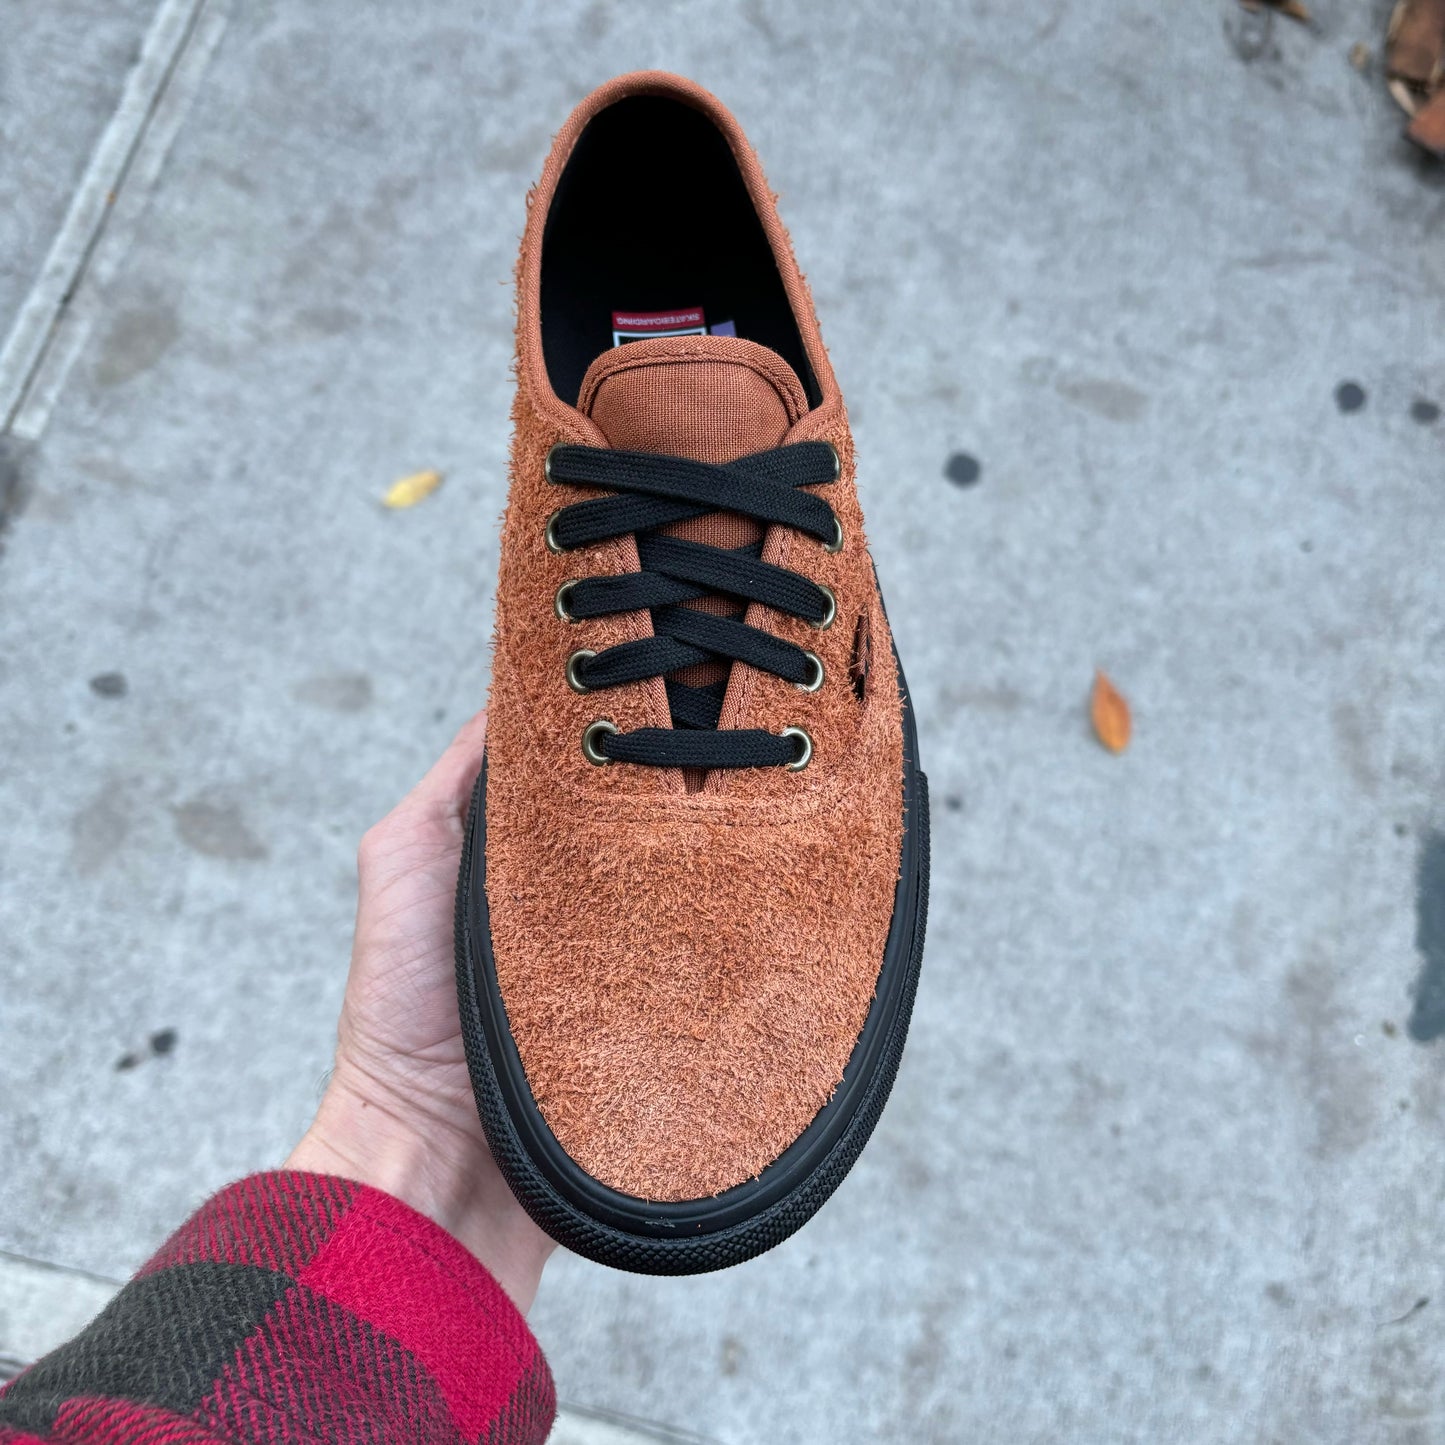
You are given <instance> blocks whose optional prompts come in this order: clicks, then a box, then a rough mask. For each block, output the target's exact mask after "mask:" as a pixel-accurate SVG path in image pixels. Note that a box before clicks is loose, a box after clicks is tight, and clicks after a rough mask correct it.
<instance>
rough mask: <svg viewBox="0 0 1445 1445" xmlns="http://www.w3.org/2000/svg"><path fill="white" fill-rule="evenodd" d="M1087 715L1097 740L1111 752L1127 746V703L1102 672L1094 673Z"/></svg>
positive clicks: (1129, 727) (1128, 725)
mask: <svg viewBox="0 0 1445 1445" xmlns="http://www.w3.org/2000/svg"><path fill="white" fill-rule="evenodd" d="M1089 717H1090V720H1091V721H1092V722H1093V724H1094V732H1095V733H1096V734H1097V735H1098V738H1099V741H1100V742H1101V743H1103V745H1104V746H1105V747H1106V748H1108V750H1109V751H1110V752H1111V753H1122V752H1123V751H1124V749H1125V748H1127V747H1128V746H1129V732H1130V729H1131V727H1132V724H1131V722H1130V719H1129V704H1128V703H1127V702H1125V701H1124V698H1123V696H1122V695H1121V694H1120V692H1119V690H1118V689H1117V688H1116V687H1115V686H1114V684H1113V683H1112V682H1110V681H1109V679H1108V678H1107V677H1105V675H1104V674H1103V673H1102V672H1095V674H1094V695H1093V697H1092V698H1090V700H1089Z"/></svg>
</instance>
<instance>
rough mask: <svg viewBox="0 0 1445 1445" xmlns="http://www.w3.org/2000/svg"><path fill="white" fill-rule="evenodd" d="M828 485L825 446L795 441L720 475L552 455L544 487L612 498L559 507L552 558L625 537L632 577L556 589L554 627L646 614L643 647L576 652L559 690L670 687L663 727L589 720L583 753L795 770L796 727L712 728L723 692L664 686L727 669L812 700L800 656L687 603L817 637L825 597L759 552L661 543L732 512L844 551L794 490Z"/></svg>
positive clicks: (665, 460)
mask: <svg viewBox="0 0 1445 1445" xmlns="http://www.w3.org/2000/svg"><path fill="white" fill-rule="evenodd" d="M837 478H838V454H837V453H836V452H835V451H834V450H833V448H832V447H831V446H829V445H828V443H827V442H795V443H793V444H792V445H791V446H782V447H774V448H773V449H772V450H770V451H765V452H755V453H754V454H753V455H752V456H747V457H740V458H739V459H738V460H737V461H734V462H727V463H723V464H715V463H712V462H698V461H691V460H689V459H688V458H686V457H670V456H662V455H659V454H657V453H654V452H628V451H614V450H611V449H610V448H605V447H584V446H567V445H560V446H555V447H553V448H552V450H551V451H550V452H549V453H548V456H547V479H548V481H551V482H554V483H557V484H558V485H561V486H578V487H600V488H604V489H605V490H606V491H608V492H610V493H613V494H614V495H612V496H606V497H595V498H592V499H591V500H589V501H585V502H575V503H573V504H572V505H571V506H568V507H561V508H559V509H558V510H557V511H555V512H553V513H552V515H551V516H550V517H549V518H548V519H547V545H548V547H550V548H551V549H552V550H553V551H554V552H568V551H571V550H573V549H574V548H577V547H590V546H595V545H596V544H597V543H599V542H607V541H611V540H612V539H613V538H616V537H624V536H627V535H628V534H629V533H632V534H635V535H636V538H637V553H638V558H639V560H640V562H641V564H642V566H641V570H640V571H637V572H628V573H624V574H623V575H621V576H617V577H583V578H578V579H574V580H571V581H568V582H564V583H563V584H562V586H561V587H560V588H558V590H557V599H556V609H557V615H558V616H559V617H561V618H563V619H564V620H565V621H568V622H580V621H583V620H585V619H587V618H594V617H608V616H611V615H613V614H615V613H619V612H635V611H639V610H641V609H643V608H646V609H647V610H648V611H650V612H651V614H652V631H653V636H651V637H645V638H639V639H638V640H636V641H633V642H624V643H620V644H618V645H617V646H616V647H609V648H606V649H604V650H603V651H601V652H589V651H587V650H586V649H581V650H579V651H577V652H574V653H573V654H572V656H571V658H570V659H569V661H568V664H567V681H568V682H569V683H570V684H571V686H572V687H573V688H575V689H576V690H577V691H579V692H593V691H596V690H598V689H602V688H609V687H621V686H623V685H624V684H625V683H629V682H641V681H643V680H644V679H646V678H651V677H662V678H667V681H666V684H665V685H666V688H667V702H668V710H669V712H670V713H671V715H672V723H673V725H672V727H671V728H636V729H634V730H633V731H631V732H625V733H624V732H621V731H619V730H618V729H617V728H616V727H615V726H614V725H613V724H612V723H610V722H607V721H606V720H605V719H600V720H599V721H598V722H596V723H593V724H592V726H591V727H589V728H588V729H587V732H586V734H584V737H583V751H584V752H586V753H587V756H588V757H589V758H591V759H592V761H593V762H599V763H600V762H608V761H612V762H627V763H640V764H642V765H643V766H646V767H654V768H765V767H789V768H799V767H802V766H804V765H805V764H806V763H807V761H808V759H809V757H810V756H811V755H812V742H811V740H810V739H809V737H808V735H807V733H806V732H805V731H804V730H803V729H801V728H788V729H785V730H784V731H783V732H782V733H771V732H768V731H767V730H766V729H763V728H719V727H718V721H719V719H720V717H721V715H722V705H723V695H724V692H725V691H726V681H725V680H724V681H720V682H717V683H714V684H712V685H711V686H709V687H689V686H687V685H686V684H684V683H680V682H678V681H676V680H675V679H673V678H669V677H668V674H669V673H674V672H677V671H679V670H680V669H682V668H685V667H691V666H692V665H694V664H695V663H699V662H709V661H714V660H717V659H724V660H726V661H729V662H745V663H747V664H748V665H749V666H750V667H756V668H758V669H760V670H761V671H763V672H770V673H772V674H774V675H775V676H777V677H781V678H784V679H786V680H787V681H788V682H791V683H794V684H796V685H797V686H798V687H800V688H802V689H804V690H805V691H810V692H811V691H816V690H817V688H818V687H819V686H821V684H822V681H823V664H822V663H821V662H820V661H819V660H818V658H817V656H816V655H815V654H813V653H811V652H809V651H807V650H806V649H805V648H802V647H799V646H798V645H797V644H795V643H792V642H786V641H784V640H783V639H782V638H780V637H774V636H773V635H772V634H771V633H769V632H764V631H763V630H762V629H761V628H757V627H750V626H748V625H747V624H746V623H744V622H742V621H740V620H738V619H737V618H732V617H718V616H715V615H714V614H712V613H709V612H703V611H700V610H698V609H697V608H694V607H685V606H683V605H682V604H683V603H685V602H692V601H695V600H696V599H697V598H699V597H706V596H708V595H717V594H721V595H723V596H726V597H732V598H737V599H739V600H741V601H743V602H761V603H763V604H764V605H766V606H768V607H771V608H774V609H776V610H777V611H779V612H785V613H787V614H789V615H790V616H792V617H799V618H801V619H803V621H805V622H808V623H811V624H812V625H813V626H814V627H819V628H822V627H827V626H828V625H829V624H830V623H831V622H832V620H833V617H834V615H835V613H836V611H837V603H836V601H835V599H834V597H833V594H832V593H831V592H830V591H829V590H828V589H827V588H826V587H823V586H821V585H820V584H818V583H816V582H810V581H809V580H808V579H807V578H806V577H803V576H800V575H799V574H798V573H796V572H790V571H788V570H787V568H785V567H775V566H773V565H772V564H771V563H769V562H764V561H763V560H762V543H761V542H759V543H756V544H754V545H752V546H747V547H739V548H736V549H733V550H727V549H724V548H721V547H712V546H709V545H707V544H706V543H704V542H691V541H686V540H684V539H683V538H680V537H668V536H663V535H661V534H660V529H661V528H663V527H666V526H668V525H670V524H671V523H673V522H681V521H685V520H687V519H690V518H693V517H701V516H705V515H707V514H708V513H711V512H735V513H738V514H740V515H742V516H745V517H751V518H752V519H753V520H754V521H757V522H762V523H773V524H777V525H781V526H784V527H792V528H794V529H796V530H797V531H799V532H802V533H804V534H805V535H807V536H809V537H812V538H813V539H814V540H816V541H818V542H820V543H822V545H823V546H824V547H826V548H827V549H828V550H830V551H838V550H840V549H841V547H842V545H843V528H842V524H841V523H840V522H839V521H838V518H837V516H836V515H835V514H834V512H833V509H832V508H831V507H830V506H829V505H828V504H827V503H826V502H825V501H823V499H822V498H821V497H817V496H814V495H813V494H812V493H811V492H803V491H799V490H798V489H799V488H800V487H810V486H816V485H819V484H821V483H826V482H833V481H836V480H837Z"/></svg>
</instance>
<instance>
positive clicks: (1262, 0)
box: [1239, 0, 1314, 25]
mask: <svg viewBox="0 0 1445 1445" xmlns="http://www.w3.org/2000/svg"><path fill="white" fill-rule="evenodd" d="M1239 3H1240V4H1241V5H1243V6H1244V8H1245V9H1246V10H1253V11H1259V10H1260V9H1268V10H1278V11H1279V13H1280V14H1281V15H1288V16H1289V18H1290V19H1291V20H1298V21H1300V22H1301V23H1303V24H1305V25H1308V24H1309V23H1310V21H1311V20H1312V19H1313V18H1314V17H1313V16H1312V15H1311V14H1310V12H1309V11H1308V10H1307V9H1306V8H1305V5H1304V3H1303V0H1239Z"/></svg>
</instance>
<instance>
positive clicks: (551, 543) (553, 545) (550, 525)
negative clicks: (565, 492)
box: [542, 507, 567, 552]
mask: <svg viewBox="0 0 1445 1445" xmlns="http://www.w3.org/2000/svg"><path fill="white" fill-rule="evenodd" d="M561 515H562V508H561V507H558V508H557V510H556V511H555V512H553V513H552V515H551V516H550V517H548V518H547V530H546V531H545V532H544V533H543V534H542V535H543V537H544V538H545V539H546V542H547V550H548V551H549V552H565V551H566V550H567V549H566V548H565V547H564V546H563V545H562V544H561V543H560V542H559V541H558V540H557V518H558V517H560V516H561Z"/></svg>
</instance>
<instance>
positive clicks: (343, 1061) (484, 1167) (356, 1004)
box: [287, 713, 554, 1312]
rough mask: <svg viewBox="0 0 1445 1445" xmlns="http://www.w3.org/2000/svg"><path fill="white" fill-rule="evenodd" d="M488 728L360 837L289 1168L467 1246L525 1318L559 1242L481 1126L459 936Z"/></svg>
mask: <svg viewBox="0 0 1445 1445" xmlns="http://www.w3.org/2000/svg"><path fill="white" fill-rule="evenodd" d="M486 733H487V717H486V714H485V713H479V714H478V715H477V716H476V717H474V718H473V719H472V720H471V722H469V723H468V724H467V725H466V726H465V727H464V728H463V729H462V730H461V732H459V733H458V734H457V736H456V739H455V740H454V741H453V743H452V745H451V746H450V747H449V748H448V749H447V750H446V752H445V753H443V754H442V756H441V759H440V761H439V762H437V764H436V765H435V766H434V767H433V768H432V770H431V771H430V772H429V773H428V774H427V775H426V777H424V778H423V779H422V780H421V782H420V783H418V784H417V786H416V787H415V788H414V789H413V790H412V791H411V792H410V793H409V794H408V795H407V796H406V797H405V798H404V799H402V801H401V803H399V804H398V805H397V807H396V808H395V809H393V810H392V812H390V813H389V814H387V816H386V817H385V818H383V819H382V820H381V822H379V823H378V824H376V826H375V827H373V828H372V829H371V830H370V831H369V832H368V833H367V834H366V836H365V837H364V838H363V839H362V840H361V849H360V852H359V855H358V867H359V872H360V888H359V896H358V900H357V909H356V938H355V942H354V943H353V944H352V949H351V972H350V974H349V975H348V977H347V980H346V997H345V999H344V1000H343V1001H342V1005H341V1022H340V1025H339V1026H338V1029H337V1048H336V1067H335V1069H334V1070H333V1072H332V1075H331V1080H330V1082H329V1083H328V1085H327V1087H326V1093H325V1095H324V1096H323V1098H322V1101H321V1107H320V1108H319V1110H318V1111H317V1114H316V1119H315V1121H314V1122H313V1123H312V1125H311V1127H310V1129H308V1130H307V1132H306V1135H305V1137H304V1138H303V1139H302V1140H301V1142H300V1143H299V1144H298V1145H297V1146H296V1149H295V1151H294V1152H293V1153H292V1155H291V1157H290V1159H288V1160H287V1167H288V1168H292V1169H305V1170H311V1171H313V1172H316V1173H321V1174H336V1175H341V1176H344V1177H345V1178H348V1179H357V1180H360V1181H361V1182H363V1183H365V1184H372V1185H375V1186H376V1187H377V1188H378V1189H384V1190H385V1191H386V1192H387V1193H388V1194H392V1195H395V1196H396V1197H397V1198H398V1199H401V1200H404V1201H405V1202H406V1203H407V1204H410V1205H411V1206H412V1207H413V1208H414V1209H417V1210H419V1211H420V1212H421V1213H423V1214H425V1215H427V1216H429V1217H430V1218H432V1219H434V1220H435V1221H436V1222H437V1223H438V1224H440V1225H441V1226H442V1227H443V1228H444V1229H446V1230H448V1231H449V1232H450V1233H451V1234H453V1235H455V1236H456V1238H457V1239H459V1240H460V1241H461V1242H462V1243H463V1244H464V1245H466V1247H467V1248H468V1249H469V1250H471V1252H472V1253H473V1254H474V1255H476V1257H477V1258H478V1259H479V1260H481V1262H482V1263H483V1264H484V1265H486V1267H487V1268H488V1269H489V1270H490V1271H491V1272H492V1274H493V1275H494V1276H495V1278H496V1279H497V1281H498V1283H500V1284H501V1286H502V1288H503V1289H505V1290H506V1291H507V1293H508V1294H509V1295H510V1296H511V1298H512V1299H513V1301H514V1302H515V1303H516V1305H517V1307H518V1308H519V1309H521V1310H523V1311H524V1312H525V1311H526V1310H527V1308H528V1307H529V1306H530V1305H531V1303H532V1299H533V1297H534V1296H535V1295H536V1292H537V1283H538V1280H539V1279H540V1278H541V1274H542V1266H543V1264H545V1263H546V1260H547V1256H548V1255H549V1254H550V1253H551V1252H552V1250H553V1248H554V1245H553V1243H552V1241H551V1240H550V1239H549V1238H548V1237H547V1236H546V1235H545V1234H544V1233H543V1232H542V1231H541V1230H540V1229H538V1228H537V1226H536V1225H535V1224H533V1223H532V1221H531V1219H529V1218H528V1216H527V1215H526V1213H525V1212H524V1211H523V1210H522V1207H521V1205H519V1204H518V1203H517V1201H516V1200H515V1199H514V1198H513V1196H512V1192H511V1190H510V1189H509V1188H508V1187H507V1184H506V1181H505V1180H504V1179H503V1178H502V1176H501V1174H500V1173H499V1172H498V1170H497V1166H496V1164H495V1163H493V1161H492V1155H491V1152H490V1150H489V1149H488V1148H487V1141H486V1136H485V1135H484V1134H483V1133H482V1127H481V1124H480V1122H479V1121H478V1119H477V1106H476V1103H475V1101H474V1099H473V1097H472V1084H471V1079H470V1077H469V1075H468V1073H467V1062H466V1055H465V1053H464V1052H463V1048H462V1036H461V1025H460V1023H459V1021H458V1015H457V995H456V973H455V963H454V954H453V941H452V917H453V906H454V901H455V897H456V886H457V867H458V864H459V862H460V858H461V848H462V827H463V819H464V817H465V815H466V810H467V804H468V802H469V799H470V795H471V788H472V784H473V783H474V782H475V780H476V776H477V773H478V771H479V770H480V768H481V765H482V745H483V743H484V741H485V739H486Z"/></svg>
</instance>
